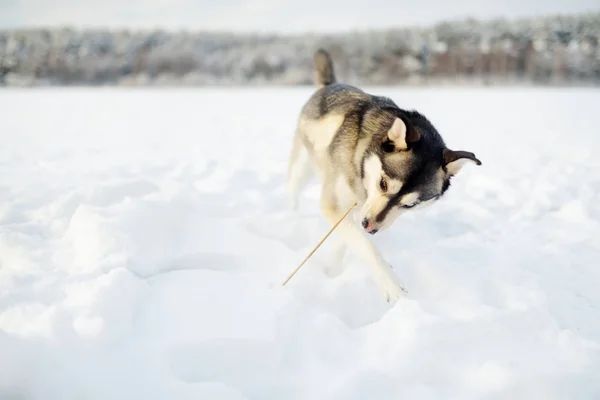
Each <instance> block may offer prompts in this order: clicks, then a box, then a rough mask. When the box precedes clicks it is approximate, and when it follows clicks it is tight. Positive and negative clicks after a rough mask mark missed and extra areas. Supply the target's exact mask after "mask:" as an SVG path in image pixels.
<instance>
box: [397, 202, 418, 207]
mask: <svg viewBox="0 0 600 400" xmlns="http://www.w3.org/2000/svg"><path fill="white" fill-rule="evenodd" d="M417 204H418V203H417V202H414V203H412V204H403V205H402V206H400V207H402V208H413V207H414V206H416V205H417Z"/></svg>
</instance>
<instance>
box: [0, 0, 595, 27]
mask: <svg viewBox="0 0 600 400" xmlns="http://www.w3.org/2000/svg"><path fill="white" fill-rule="evenodd" d="M589 10H600V0H494V1H492V0H454V1H453V0H411V1H408V0H212V1H206V0H0V28H15V27H35V26H46V27H50V26H58V25H70V26H72V27H118V28H123V27H128V28H156V27H160V28H167V29H180V28H186V29H192V30H215V29H216V30H228V31H259V32H265V31H271V32H284V33H296V32H301V31H304V32H306V31H313V32H314V31H318V32H333V31H348V30H354V29H359V30H360V29H371V28H375V29H378V28H385V27H390V26H403V25H419V24H429V23H433V22H437V21H439V20H441V19H455V18H462V17H466V16H472V17H478V18H493V17H497V16H505V17H520V16H532V15H540V14H548V13H558V12H566V13H571V12H585V11H589Z"/></svg>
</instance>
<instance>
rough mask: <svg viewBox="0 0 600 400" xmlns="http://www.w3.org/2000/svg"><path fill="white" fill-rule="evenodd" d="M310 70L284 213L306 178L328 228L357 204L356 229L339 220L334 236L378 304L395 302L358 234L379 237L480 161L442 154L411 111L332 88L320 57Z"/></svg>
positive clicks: (390, 276) (386, 271) (394, 284)
mask: <svg viewBox="0 0 600 400" xmlns="http://www.w3.org/2000/svg"><path fill="white" fill-rule="evenodd" d="M314 68H315V71H314V72H315V83H316V86H317V90H316V91H315V92H314V93H313V94H312V96H311V97H310V98H309V99H308V101H307V102H306V103H305V105H304V107H303V108H302V110H301V113H300V116H299V118H298V123H297V127H296V133H295V136H294V139H293V144H292V151H291V154H290V160H289V167H288V192H289V196H290V203H291V206H292V208H294V209H295V208H296V206H297V199H298V196H299V193H300V191H301V190H302V188H303V187H304V186H305V185H306V184H307V183H308V181H309V179H310V178H311V176H312V174H313V172H316V173H317V175H318V177H319V179H320V181H321V184H322V189H321V198H320V208H321V212H322V214H323V216H324V217H325V218H326V219H327V221H328V222H329V223H330V224H335V223H336V222H337V221H338V220H339V219H340V217H341V216H342V215H343V214H344V212H345V211H346V210H347V209H348V208H349V207H350V206H351V205H352V204H353V203H354V202H357V203H358V205H359V209H360V221H361V225H362V229H361V227H360V226H359V225H358V224H355V223H353V222H352V219H350V218H346V219H344V221H343V222H342V223H341V224H340V225H339V227H338V229H337V231H336V232H337V233H338V234H340V235H341V238H342V239H343V243H345V245H349V246H351V247H352V249H353V250H355V251H357V253H358V254H359V255H360V256H361V257H362V258H363V259H364V260H365V261H366V262H367V263H368V264H369V265H372V266H373V267H374V268H373V273H374V279H375V282H376V283H377V284H378V286H379V287H380V289H381V291H382V294H383V296H384V298H385V299H386V300H387V301H396V300H397V299H398V298H399V297H400V296H401V295H402V294H403V293H405V292H406V289H405V288H404V285H403V284H402V283H401V281H400V280H399V279H398V277H397V276H396V275H395V274H394V271H393V270H392V268H391V266H390V265H389V264H388V263H387V262H386V261H385V260H384V258H383V257H382V255H381V254H380V252H379V251H378V250H377V248H376V247H375V246H374V245H373V244H372V243H371V241H370V240H369V239H368V237H367V236H366V235H365V232H367V233H369V234H372V235H373V234H375V233H377V232H380V231H382V230H383V229H386V228H388V227H389V226H390V225H391V224H392V223H393V222H394V221H395V220H396V218H398V216H399V215H401V214H402V213H404V212H406V211H407V210H412V209H415V208H417V207H422V206H425V205H430V204H432V203H433V202H435V201H437V200H438V199H439V198H440V197H441V196H442V195H443V194H444V193H445V192H446V190H447V189H448V188H449V186H450V179H451V178H452V177H453V176H454V175H456V174H457V173H458V172H459V171H460V169H461V168H462V167H463V165H464V164H465V163H468V162H472V163H474V164H476V165H481V161H479V160H478V159H477V158H476V157H475V155H474V154H473V153H470V152H467V151H455V150H450V149H448V148H447V147H446V145H445V143H444V141H443V139H442V137H441V136H440V134H439V133H438V131H437V130H436V128H435V127H434V126H433V125H432V124H431V122H429V120H428V119H427V118H426V117H425V116H423V115H422V114H420V113H418V112H417V111H408V110H404V109H401V108H400V107H398V106H397V105H396V104H395V103H394V102H393V101H392V100H390V99H389V98H386V97H382V96H374V95H371V94H368V93H366V92H364V91H362V90H360V89H358V88H356V87H353V86H350V85H346V84H342V83H338V82H336V78H335V71H334V67H333V62H332V59H331V57H330V55H329V54H328V53H327V51H325V50H323V49H319V50H318V51H317V52H316V53H315V55H314ZM345 247H346V246H343V247H342V248H340V249H339V251H338V254H337V255H338V256H339V257H341V256H342V255H343V254H344V252H345ZM336 272H339V271H336Z"/></svg>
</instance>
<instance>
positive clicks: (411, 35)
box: [0, 12, 600, 85]
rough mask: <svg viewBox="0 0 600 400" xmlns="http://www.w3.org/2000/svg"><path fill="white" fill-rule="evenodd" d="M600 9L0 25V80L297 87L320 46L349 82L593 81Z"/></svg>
mask: <svg viewBox="0 0 600 400" xmlns="http://www.w3.org/2000/svg"><path fill="white" fill-rule="evenodd" d="M599 37H600V12H599V13H586V14H578V15H566V16H565V15H558V16H548V17H542V18H529V19H518V20H505V19H496V20H490V21H477V20H473V19H468V20H463V21H454V22H442V23H439V24H436V25H433V26H429V27H414V28H410V27H409V28H402V29H391V30H380V31H364V32H349V33H344V34H331V35H324V34H312V35H295V36H289V35H258V34H248V35H241V34H227V33H212V32H188V31H180V32H168V31H159V30H158V31H149V32H144V31H126V30H124V31H110V30H74V29H69V28H64V29H56V30H49V29H22V30H11V31H0V85H244V84H248V85H263V84H275V85H302V84H312V55H313V52H314V50H315V49H316V48H317V47H325V48H327V49H328V50H329V51H330V52H331V53H332V56H333V57H334V58H335V62H336V68H337V73H338V76H339V78H340V79H342V80H344V81H348V82H352V83H355V84H371V85H375V84H386V85H390V84H428V83H436V84H439V83H459V84H464V83H480V84H490V85H501V84H526V83H529V84H540V85H555V84H571V85H596V84H598V83H599V82H600V46H599Z"/></svg>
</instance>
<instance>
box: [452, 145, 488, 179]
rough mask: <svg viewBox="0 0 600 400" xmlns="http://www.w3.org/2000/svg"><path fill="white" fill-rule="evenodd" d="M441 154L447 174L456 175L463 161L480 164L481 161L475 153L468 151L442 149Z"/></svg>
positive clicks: (463, 163)
mask: <svg viewBox="0 0 600 400" xmlns="http://www.w3.org/2000/svg"><path fill="white" fill-rule="evenodd" d="M443 155H444V168H445V169H446V171H447V172H448V175H456V174H457V173H458V171H460V170H461V168H462V167H463V166H464V165H465V163H468V162H472V163H475V164H476V165H481V161H479V160H478V159H477V157H475V154H473V153H471V152H468V151H462V150H450V149H444V153H443Z"/></svg>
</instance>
